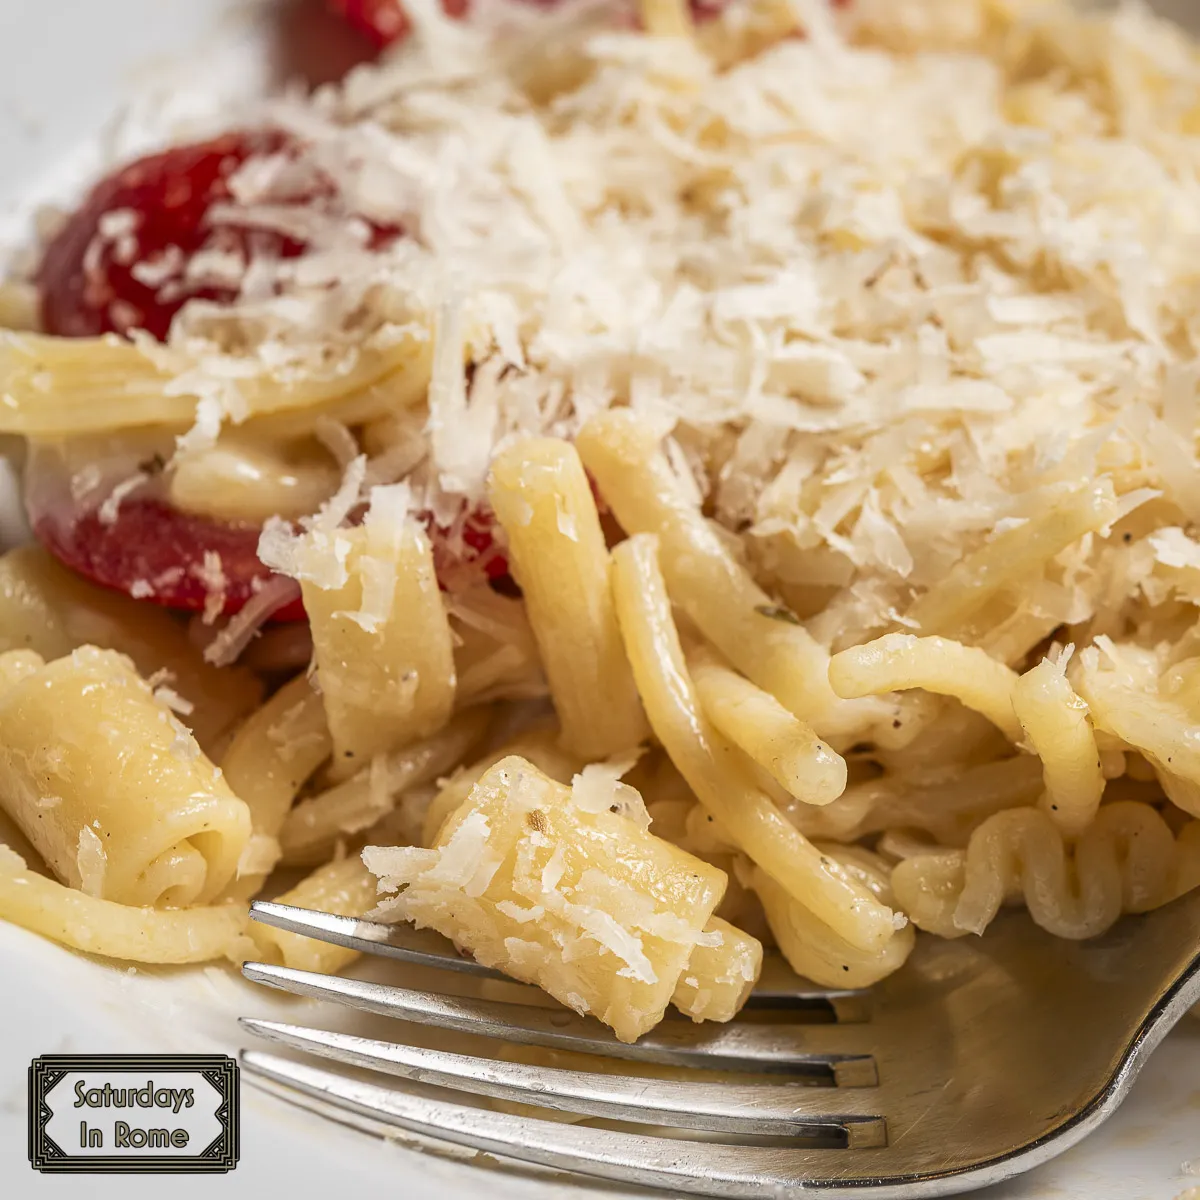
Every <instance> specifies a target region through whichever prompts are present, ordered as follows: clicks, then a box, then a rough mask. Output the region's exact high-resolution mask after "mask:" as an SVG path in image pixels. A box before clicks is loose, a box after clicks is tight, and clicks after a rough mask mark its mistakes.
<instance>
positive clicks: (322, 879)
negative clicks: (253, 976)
mask: <svg viewBox="0 0 1200 1200" xmlns="http://www.w3.org/2000/svg"><path fill="white" fill-rule="evenodd" d="M375 899H376V894H375V876H374V875H372V874H371V872H370V871H368V870H367V868H366V867H365V866H364V865H363V863H362V860H361V859H360V858H359V857H358V855H357V854H355V855H351V856H349V857H347V858H340V859H333V860H332V861H330V862H327V863H325V864H324V865H323V866H320V867H318V868H317V869H316V870H315V871H313V873H312V874H311V875H307V876H305V878H304V879H302V880H301V881H300V882H299V883H298V884H296V886H295V887H292V888H289V889H288V890H287V891H286V892H281V893H280V894H279V895H278V896H275V897H274V900H275V903H277V904H292V905H295V906H296V907H297V908H313V909H316V910H317V912H326V913H334V914H336V915H337V916H339V917H361V916H362V915H363V914H364V913H365V912H367V910H368V909H370V908H372V907H374V905H375ZM249 933H250V937H251V938H252V939H253V941H254V944H255V946H256V947H257V948H258V952H259V954H260V955H261V956H262V957H263V958H265V959H266V960H267V961H268V962H272V961H273V962H281V963H283V965H284V966H285V967H291V968H292V969H293V970H297V971H325V972H334V971H340V970H342V969H343V968H344V967H346V966H349V964H350V963H352V962H353V961H354V960H355V959H356V958H358V955H359V952H358V951H357V950H349V949H347V948H346V947H345V946H335V945H333V943H331V942H319V941H317V940H315V939H314V938H307V937H304V936H303V935H302V934H299V933H288V932H287V931H286V930H283V929H276V928H275V927H274V926H271V925H263V924H261V923H259V922H254V923H253V924H251V925H250V928H249Z"/></svg>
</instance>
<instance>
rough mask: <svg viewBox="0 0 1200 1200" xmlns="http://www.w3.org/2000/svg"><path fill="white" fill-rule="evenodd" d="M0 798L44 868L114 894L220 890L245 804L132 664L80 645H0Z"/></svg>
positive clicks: (143, 900) (144, 902)
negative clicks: (52, 650) (63, 653)
mask: <svg viewBox="0 0 1200 1200" xmlns="http://www.w3.org/2000/svg"><path fill="white" fill-rule="evenodd" d="M0 804H2V805H4V807H5V809H6V810H7V811H8V813H9V815H10V816H11V817H12V818H13V820H14V821H15V822H16V823H17V824H18V825H19V826H20V828H21V830H22V831H23V832H24V833H25V835H26V837H28V838H29V840H30V841H31V842H32V843H33V845H34V846H35V847H36V848H37V850H38V853H39V854H41V856H42V857H43V858H44V859H45V861H46V862H47V864H48V865H49V866H50V867H51V868H52V869H53V871H54V873H55V874H56V875H57V876H58V877H59V878H60V879H61V880H63V881H64V882H65V883H68V884H69V885H70V886H71V887H73V888H78V889H79V890H81V891H83V892H86V893H87V894H89V895H91V896H94V897H97V898H100V899H104V900H113V901H116V902H118V903H122V904H131V905H140V906H148V905H156V906H169V907H182V906H185V905H191V904H204V903H206V902H207V901H210V900H212V899H213V898H215V897H217V896H219V895H220V894H221V893H222V891H223V890H224V888H225V887H226V885H227V884H228V883H229V882H230V881H231V880H232V879H233V877H234V875H235V873H236V871H237V866H238V862H239V860H240V858H241V855H242V853H243V851H244V850H245V848H246V845H247V843H248V842H249V839H250V835H251V819H250V811H249V809H248V808H247V807H246V805H245V803H244V802H243V801H241V800H240V799H238V797H237V796H235V795H234V794H233V792H232V791H231V790H230V788H229V785H228V783H226V781H225V780H224V778H223V777H222V775H221V773H220V772H218V771H217V770H216V768H215V767H214V766H213V765H212V763H211V762H209V760H208V759H207V758H206V757H205V756H204V754H203V753H202V751H201V750H200V747H199V746H198V745H197V744H196V741H195V739H194V738H193V737H192V735H191V734H190V733H189V732H188V731H187V730H186V729H185V728H184V727H183V726H182V725H181V724H180V723H179V721H178V720H177V719H176V718H175V716H174V714H173V713H172V712H171V710H170V709H169V708H168V707H167V706H166V705H165V704H164V703H162V702H161V701H160V700H157V699H156V698H155V697H154V695H153V693H152V691H151V689H150V686H149V685H148V684H147V683H146V682H145V681H144V680H143V679H142V678H141V677H140V676H139V675H138V674H137V672H136V671H135V670H134V668H133V664H132V663H131V662H130V661H129V660H128V659H127V658H124V657H123V656H122V655H119V654H117V653H115V652H114V651H111V650H99V649H97V648H96V647H94V646H84V647H81V648H80V649H79V650H76V651H74V652H73V653H72V654H71V655H69V656H68V657H66V658H60V659H57V660H55V661H54V662H51V663H44V662H43V661H42V660H41V658H40V657H39V656H38V655H36V654H34V653H33V652H32V651H12V652H10V653H9V654H6V655H0Z"/></svg>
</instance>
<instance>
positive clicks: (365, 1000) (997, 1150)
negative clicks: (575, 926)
mask: <svg viewBox="0 0 1200 1200" xmlns="http://www.w3.org/2000/svg"><path fill="white" fill-rule="evenodd" d="M251 915H252V916H253V918H254V919H255V920H258V921H262V922H264V923H266V924H269V925H274V926H277V927H278V928H280V929H285V930H289V931H291V932H294V933H301V934H305V935H307V936H309V937H314V938H318V939H320V940H322V941H327V942H333V943H336V944H338V945H342V946H347V947H351V948H353V949H356V950H363V951H366V952H367V953H369V954H376V955H383V956H386V957H390V958H396V959H400V960H401V961H404V962H407V963H410V964H413V965H417V966H422V967H439V968H444V969H446V970H450V971H456V972H466V973H468V974H471V975H476V976H483V977H486V978H495V979H504V978H506V977H505V976H502V975H500V974H499V973H498V972H495V971H491V970H489V969H487V968H485V967H482V966H480V965H479V964H478V963H476V962H474V961H473V960H470V959H466V958H462V957H459V956H458V955H457V954H456V953H455V952H454V951H453V950H452V949H446V947H448V946H449V943H446V942H442V941H441V940H440V939H438V940H437V941H436V942H435V941H431V940H429V939H428V938H423V937H422V936H421V935H418V934H417V933H416V932H415V931H413V930H411V929H409V928H408V927H406V926H392V925H381V924H377V923H374V922H371V921H365V920H355V919H352V918H346V917H336V916H331V915H329V914H326V913H317V912H311V911H308V910H305V909H299V908H293V907H290V906H288V905H282V904H273V903H261V902H260V903H256V904H254V905H253V906H252V910H251ZM769 968H770V969H769V970H765V971H764V979H765V980H766V981H767V982H766V983H760V985H759V987H758V988H757V989H756V991H755V993H754V994H753V995H752V996H751V998H750V1001H749V1003H748V1006H747V1008H748V1009H749V1010H750V1011H751V1013H754V1016H755V1017H757V1018H763V1017H767V1016H769V1015H771V1014H774V1019H775V1021H776V1022H777V1023H775V1024H764V1023H759V1022H758V1020H755V1019H749V1020H743V1019H738V1020H736V1021H734V1022H732V1023H730V1024H728V1025H717V1026H714V1025H695V1024H692V1023H691V1022H689V1021H686V1020H684V1019H678V1020H665V1021H663V1022H662V1023H661V1024H660V1025H659V1026H658V1027H657V1028H656V1029H655V1030H653V1031H652V1032H651V1033H649V1034H647V1035H646V1036H645V1037H643V1038H641V1039H640V1040H639V1041H638V1042H637V1043H635V1044H633V1045H625V1044H623V1043H621V1042H618V1041H617V1040H616V1038H614V1037H613V1036H612V1035H611V1033H609V1031H608V1030H607V1029H605V1028H604V1027H603V1026H602V1025H600V1024H599V1023H598V1022H596V1021H595V1020H593V1019H592V1018H588V1017H579V1016H577V1015H576V1014H575V1013H573V1012H570V1011H568V1010H567V1009H559V1008H548V1007H544V1006H534V1005H525V1004H520V1003H510V1002H507V1001H498V1000H480V999H471V998H464V997H459V996H451V995H443V994H440V993H436V992H427V991H419V990H413V989H410V988H404V987H396V986H387V985H384V984H379V983H370V982H364V981H362V980H358V979H353V978H340V977H333V976H326V975H321V974H316V973H312V972H306V971H297V970H291V969H288V968H286V967H278V966H272V965H268V964H265V963H246V964H245V965H244V967H243V971H244V973H245V975H246V977H247V978H249V979H251V980H254V981H255V982H258V983H262V984H267V985H269V986H270V987H273V988H279V989H282V990H283V991H286V992H291V993H294V994H297V995H301V996H310V997H315V998H317V999H321V1000H331V1001H335V1002H337V1003H340V1004H344V1005H349V1006H351V1007H352V1008H356V1009H361V1010H364V1011H366V1012H369V1013H375V1014H381V1015H383V1016H387V1017H394V1018H397V1019H399V1020H401V1021H406V1022H415V1023H419V1024H425V1025H432V1026H437V1027H440V1028H442V1029H448V1030H454V1031H458V1032H461V1033H466V1034H472V1035H483V1036H484V1037H487V1038H492V1039H500V1040H503V1041H504V1042H509V1043H512V1042H518V1043H525V1044H529V1045H535V1046H547V1047H554V1048H559V1049H567V1050H576V1051H583V1052H585V1053H587V1054H591V1055H607V1056H610V1057H612V1056H615V1057H618V1058H621V1059H625V1060H628V1061H630V1062H631V1063H638V1062H650V1063H667V1064H673V1065H676V1066H683V1067H703V1068H705V1069H706V1070H707V1071H712V1070H725V1071H728V1072H730V1073H731V1075H732V1076H734V1077H733V1078H730V1080H729V1081H728V1082H726V1081H724V1080H718V1081H715V1082H713V1081H710V1077H707V1076H706V1077H705V1078H704V1079H703V1080H702V1081H699V1080H698V1081H692V1082H688V1081H674V1080H662V1079H646V1078H639V1077H638V1076H637V1075H636V1074H628V1075H626V1074H615V1075H614V1074H607V1073H606V1074H601V1073H599V1072H590V1071H576V1070H565V1069H561V1068H556V1067H543V1066H528V1065H523V1064H521V1063H515V1062H509V1061H502V1060H500V1059H497V1058H494V1057H486V1056H483V1055H477V1054H472V1053H448V1052H445V1051H441V1050H433V1049H425V1048H423V1047H419V1046H409V1045H405V1044H402V1043H401V1044H396V1043H392V1042H384V1041H376V1040H371V1039H368V1038H362V1037H356V1036H352V1035H349V1034H345V1033H334V1032H326V1031H322V1030H315V1029H308V1028H304V1027H302V1026H297V1025H290V1024H285V1023H281V1022H276V1021H262V1020H254V1019H250V1018H243V1019H242V1024H243V1026H244V1027H245V1028H246V1029H248V1030H250V1031H251V1032H253V1033H255V1034H257V1035H259V1036H261V1037H263V1038H266V1039H269V1040H271V1041H272V1042H275V1043H278V1044H280V1045H282V1046H284V1047H287V1048H289V1049H292V1050H299V1051H304V1052H306V1053H308V1054H312V1055H318V1056H321V1057H324V1058H328V1059H334V1060H336V1061H337V1062H340V1063H345V1064H348V1065H350V1066H353V1067H358V1068H366V1069H367V1070H369V1071H371V1072H375V1073H381V1074H384V1075H390V1076H396V1077H399V1078H400V1079H403V1080H409V1081H415V1082H418V1083H421V1084H432V1085H436V1087H437V1088H439V1089H452V1090H455V1091H460V1092H468V1093H473V1094H474V1095H477V1096H485V1097H494V1098H498V1099H502V1100H508V1101H523V1102H525V1103H527V1104H533V1105H536V1106H538V1107H540V1108H553V1109H559V1110H564V1111H567V1112H571V1113H576V1114H584V1115H586V1116H587V1117H593V1118H605V1119H607V1120H608V1121H609V1122H614V1121H615V1122H621V1123H623V1126H627V1125H630V1124H632V1125H644V1126H654V1127H658V1130H659V1131H661V1129H662V1127H667V1130H668V1131H669V1133H670V1136H659V1133H658V1132H655V1133H649V1132H642V1133H638V1132H630V1131H627V1130H626V1129H625V1128H624V1127H621V1128H615V1129H614V1128H608V1127H592V1126H581V1125H568V1124H562V1123H560V1122H553V1121H546V1120H538V1119H535V1118H532V1117H526V1116H516V1115H510V1114H509V1113H504V1112H496V1111H491V1110H489V1109H486V1108H481V1107H477V1106H469V1105H463V1104H456V1103H453V1102H451V1101H450V1100H448V1099H441V1098H430V1097H429V1096H428V1095H426V1094H424V1093H423V1092H414V1091H411V1090H406V1089H404V1088H403V1087H397V1086H384V1085H383V1084H382V1083H376V1082H369V1081H364V1079H363V1078H362V1077H361V1076H360V1077H348V1076H346V1075H343V1074H339V1073H338V1072H336V1071H329V1070H325V1069H322V1068H320V1067H317V1066H313V1065H309V1063H308V1062H307V1061H301V1062H296V1061H293V1060H291V1059H288V1058H281V1057H278V1056H276V1055H272V1054H267V1053H263V1052H260V1051H251V1050H246V1051H243V1053H242V1062H243V1065H244V1067H245V1069H246V1071H247V1073H248V1076H249V1077H250V1078H251V1079H252V1080H253V1081H254V1082H256V1083H258V1084H259V1085H260V1086H263V1087H265V1088H266V1089H267V1090H269V1091H272V1092H275V1093H277V1094H279V1095H281V1096H282V1097H284V1098H285V1099H288V1100H291V1101H292V1102H294V1103H298V1104H300V1105H302V1106H303V1107H305V1108H309V1109H311V1110H313V1111H316V1112H319V1113H322V1114H324V1115H327V1116H331V1117H334V1118H335V1119H338V1120H340V1121H342V1122H343V1123H347V1124H352V1125H357V1126H358V1127H360V1128H366V1129H369V1130H371V1131H373V1132H379V1131H380V1130H381V1129H386V1128H387V1127H389V1126H390V1127H399V1128H401V1129H404V1130H407V1131H409V1132H410V1133H415V1134H419V1135H423V1136H426V1137H432V1138H435V1139H441V1140H443V1141H447V1142H453V1143H456V1144H458V1145H460V1146H467V1147H471V1148H473V1149H476V1150H481V1151H486V1152H488V1153H491V1154H494V1155H498V1156H501V1157H507V1158H509V1159H518V1160H523V1161H525V1162H529V1163H537V1164H540V1165H542V1166H546V1167H551V1168H556V1169H559V1170H567V1171H573V1172H577V1173H582V1174H585V1175H591V1176H598V1177H600V1178H603V1179H606V1180H609V1181H612V1182H617V1183H621V1184H634V1185H640V1186H647V1187H656V1188H666V1189H670V1190H671V1191H673V1192H675V1193H676V1194H679V1193H687V1194H692V1195H705V1196H722V1197H764V1196H771V1197H780V1196H789V1195H800V1194H803V1195H804V1196H810V1195H811V1196H829V1195H833V1194H834V1193H837V1194H839V1195H850V1196H857V1195H862V1196H871V1197H873V1198H875V1200H891V1198H895V1200H900V1198H904V1200H908V1198H910V1197H918V1196H943V1195H947V1194H953V1193H959V1192H965V1191H970V1190H973V1189H975V1188H979V1187H984V1186H986V1185H988V1184H993V1183H998V1182H1000V1181H1001V1180H1004V1179H1008V1178H1011V1177H1012V1176H1014V1175H1018V1174H1020V1173H1022V1172H1024V1171H1027V1170H1030V1169H1031V1168H1033V1167H1035V1166H1037V1165H1039V1164H1040V1163H1043V1162H1045V1161H1047V1160H1048V1159H1050V1158H1053V1157H1054V1156H1055V1155H1057V1154H1061V1153H1062V1152H1063V1151H1064V1150H1066V1149H1067V1148H1068V1147H1070V1146H1072V1145H1074V1144H1075V1143H1076V1142H1078V1141H1079V1140H1080V1139H1082V1138H1083V1137H1085V1136H1086V1135H1087V1134H1088V1133H1090V1132H1091V1131H1092V1130H1093V1129H1095V1128H1096V1127H1097V1126H1098V1125H1099V1124H1100V1123H1101V1122H1102V1121H1104V1120H1105V1118H1106V1117H1108V1116H1109V1115H1110V1114H1111V1113H1112V1112H1113V1111H1114V1110H1115V1109H1116V1108H1117V1106H1118V1105H1119V1104H1120V1103H1121V1101H1122V1100H1123V1099H1124V1097H1125V1096H1126V1094H1127V1093H1128V1091H1129V1088H1130V1086H1131V1084H1132V1082H1133V1080H1134V1077H1135V1076H1136V1075H1137V1073H1138V1071H1139V1070H1140V1069H1141V1067H1142V1066H1143V1065H1144V1063H1145V1062H1146V1059H1147V1058H1148V1057H1149V1055H1150V1052H1151V1051H1152V1050H1153V1049H1154V1047H1155V1046H1156V1045H1158V1043H1159V1042H1160V1041H1161V1040H1162V1038H1163V1037H1164V1036H1165V1035H1166V1033H1167V1032H1168V1030H1170V1028H1171V1027H1172V1026H1173V1025H1174V1024H1175V1022H1176V1021H1177V1020H1178V1019H1179V1018H1180V1017H1181V1016H1182V1015H1183V1014H1184V1012H1186V1010H1187V1009H1188V1008H1189V1007H1190V1006H1191V1005H1192V1004H1194V1003H1196V1002H1197V1001H1198V1000H1200V891H1197V892H1193V893H1191V894H1190V895H1189V896H1185V897H1183V898H1182V899H1180V900H1177V901H1175V902H1174V903H1173V904H1170V905H1168V906H1167V907H1165V908H1162V909H1158V910H1157V911H1155V912H1152V913H1149V914H1146V915H1143V916H1136V917H1129V918H1126V919H1124V920H1123V921H1121V922H1119V923H1118V924H1117V925H1116V926H1115V927H1114V928H1113V929H1112V930H1111V931H1110V932H1109V933H1108V934H1106V935H1104V936H1103V937H1099V938H1095V939H1093V940H1091V941H1087V942H1063V941H1061V940H1058V939H1055V938H1051V937H1050V936H1049V935H1047V934H1045V933H1044V932H1043V931H1042V930H1040V929H1038V928H1037V927H1036V926H1034V925H1033V924H1032V922H1031V921H1030V920H1029V919H1028V917H1027V916H1026V915H1025V914H1024V913H1021V912H1016V911H1010V912H1006V913H1002V914H1001V916H1000V917H998V918H997V920H996V921H995V922H994V923H993V925H992V926H991V927H990V928H989V929H988V931H987V934H986V935H985V936H984V937H982V938H977V937H965V938H961V939H958V940H956V941H944V940H942V939H938V938H932V937H921V938H919V939H918V946H917V949H916V950H915V951H914V953H913V955H912V957H911V959H910V960H909V962H908V963H907V964H906V965H905V967H904V968H903V970H901V971H900V972H899V973H898V974H896V975H894V976H892V977H891V978H889V979H887V980H885V981H884V982H883V983H881V984H879V985H877V986H876V987H875V988H874V989H872V990H871V991H869V992H866V991H852V990H844V991H838V990H832V989H819V988H813V987H809V986H806V985H805V984H804V983H803V982H802V981H800V980H798V979H797V978H796V977H795V976H794V975H790V973H788V972H786V970H785V969H783V968H782V967H781V965H780V964H778V963H775V964H769ZM508 982H510V983H511V982H512V981H511V980H509V981H508ZM755 1010H758V1011H757V1012H755ZM476 1044H478V1043H476ZM491 1053H493V1054H494V1053H495V1051H494V1049H493V1050H492V1051H491ZM631 1070H636V1068H631ZM737 1076H740V1078H739V1077H737ZM441 1094H442V1093H440V1092H439V1093H436V1095H437V1096H439V1097H440V1095H441ZM699 1139H704V1140H699Z"/></svg>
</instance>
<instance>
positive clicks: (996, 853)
mask: <svg viewBox="0 0 1200 1200" xmlns="http://www.w3.org/2000/svg"><path fill="white" fill-rule="evenodd" d="M1197 885H1200V822H1198V821H1189V822H1188V823H1187V824H1186V825H1185V826H1184V827H1183V829H1182V830H1181V831H1180V833H1179V834H1178V835H1177V836H1176V835H1174V834H1172V832H1171V829H1170V827H1169V826H1168V825H1167V823H1166V822H1165V821H1164V820H1163V818H1162V817H1161V816H1159V814H1158V813H1157V812H1156V811H1155V810H1154V809H1153V808H1152V807H1151V806H1150V805H1148V804H1138V803H1134V802H1131V801H1117V802H1114V803H1112V804H1107V805H1105V806H1104V807H1103V808H1101V809H1100V811H1099V812H1098V813H1097V814H1096V818H1095V820H1094V821H1093V822H1092V823H1091V824H1090V825H1089V826H1088V827H1087V828H1086V829H1085V830H1084V832H1083V833H1082V834H1081V835H1080V837H1079V839H1078V841H1076V842H1074V843H1073V844H1072V843H1068V842H1067V841H1066V840H1065V839H1064V837H1063V835H1062V833H1060V832H1059V830H1058V828H1057V827H1056V826H1055V824H1054V822H1053V821H1052V820H1051V819H1050V817H1049V816H1047V815H1046V813H1044V812H1042V811H1041V810H1039V809H1034V808H1018V809H1013V810H1011V811H1008V812H1001V813H997V814H996V815H995V816H993V817H989V818H988V820H986V821H985V822H984V823H983V824H982V825H981V826H980V827H979V828H978V829H977V830H976V831H975V832H974V834H972V836H971V840H970V842H969V843H968V845H967V848H966V849H965V850H952V851H944V852H941V853H938V854H934V855H929V856H918V857H914V858H908V859H906V860H905V861H903V862H901V863H899V864H898V865H897V866H896V868H895V870H894V871H893V873H892V888H893V891H894V892H895V895H896V901H897V903H898V904H899V905H900V906H901V907H902V908H903V910H904V911H906V912H907V913H908V914H909V916H910V917H911V918H912V920H913V922H914V923H915V924H916V925H917V926H918V927H919V928H921V929H925V930H928V931H929V932H931V933H936V934H938V935H939V936H940V937H961V936H962V935H963V934H966V933H982V932H983V931H984V929H986V928H987V926H988V925H989V924H990V923H991V921H992V920H993V918H994V917H995V916H996V914H997V912H999V910H1000V908H1001V906H1002V905H1003V904H1004V903H1006V902H1007V901H1008V900H1009V899H1010V898H1015V899H1020V900H1022V901H1023V902H1024V903H1025V905H1026V906H1027V907H1028V909H1029V912H1030V915H1031V916H1032V917H1033V919H1034V920H1035V921H1036V922H1037V923H1038V924H1039V925H1040V926H1041V927H1042V928H1043V929H1046V930H1048V931H1049V932H1050V933H1052V934H1054V935H1055V936H1057V937H1062V938H1070V939H1072V940H1079V939H1082V938H1089V937H1095V936H1097V935H1098V934H1101V933H1103V932H1104V931H1105V930H1106V929H1108V928H1110V927H1111V926H1112V925H1113V924H1114V923H1115V922H1116V920H1117V918H1118V917H1119V916H1120V915H1121V914H1122V913H1125V912H1146V911H1147V910H1149V909H1152V908H1157V907H1159V906H1160V905H1163V904H1166V903H1168V902H1169V901H1171V900H1173V899H1174V898H1175V897H1176V896H1180V895H1182V894H1183V893H1184V892H1186V891H1189V890H1191V889H1192V888H1194V887H1196V886H1197Z"/></svg>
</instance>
